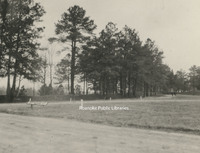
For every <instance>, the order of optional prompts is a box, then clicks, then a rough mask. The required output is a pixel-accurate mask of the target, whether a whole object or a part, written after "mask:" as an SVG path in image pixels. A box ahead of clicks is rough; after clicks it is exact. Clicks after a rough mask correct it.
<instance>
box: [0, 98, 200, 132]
mask: <svg viewBox="0 0 200 153" xmlns="http://www.w3.org/2000/svg"><path fill="white" fill-rule="evenodd" d="M177 99H178V100H183V101H176V100H177ZM194 99H195V101H193V100H194ZM198 99H200V97H188V96H177V97H176V98H173V99H168V100H165V99H155V101H154V99H151V101H148V100H147V101H146V102H141V101H138V102H126V101H124V100H122V101H121V102H120V101H117V102H114V103H113V102H112V103H109V101H108V102H107V103H104V102H101V103H87V104H85V105H84V106H126V107H129V109H130V110H129V111H100V110H99V111H83V110H79V104H78V103H74V104H67V103H58V104H56V103H50V104H49V105H47V106H45V107H42V106H35V107H34V109H33V110H32V109H31V108H30V106H28V105H26V104H2V105H0V112H3V113H11V114H20V115H30V116H41V117H52V118H64V119H75V120H79V121H84V122H92V123H99V124H106V125H112V126H123V127H138V128H148V129H160V130H168V131H181V132H189V133H195V134H199V135H200V100H198Z"/></svg>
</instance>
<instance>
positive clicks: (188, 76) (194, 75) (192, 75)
mask: <svg viewBox="0 0 200 153" xmlns="http://www.w3.org/2000/svg"><path fill="white" fill-rule="evenodd" d="M169 78H170V80H171V84H172V85H173V87H172V88H173V89H174V90H175V91H178V92H189V93H191V94H195V93H196V91H198V90H200V66H196V65H193V66H192V67H190V68H189V72H185V71H183V70H179V71H177V72H176V73H175V74H171V75H170V77H169Z"/></svg>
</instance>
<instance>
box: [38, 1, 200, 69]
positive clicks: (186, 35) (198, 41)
mask: <svg viewBox="0 0 200 153" xmlns="http://www.w3.org/2000/svg"><path fill="white" fill-rule="evenodd" d="M36 2H40V3H41V4H42V5H43V6H44V8H45V10H46V14H45V16H44V17H43V20H44V21H43V25H44V26H45V27H46V29H45V32H44V36H45V37H46V39H47V38H48V37H51V36H54V30H55V23H56V22H57V21H58V20H59V19H60V18H61V14H63V12H66V11H67V9H68V8H69V7H71V6H73V5H75V4H76V5H79V6H81V7H83V8H84V9H85V10H86V15H87V16H90V18H91V19H93V20H94V21H95V24H96V25H97V30H96V33H99V31H101V30H102V29H103V28H104V27H105V25H106V24H107V23H108V22H110V21H111V22H113V23H116V24H117V26H118V28H119V29H121V28H122V27H124V25H128V26H129V27H131V28H133V29H136V30H137V31H138V33H139V36H140V38H141V40H142V41H145V40H146V39H147V38H151V39H152V40H154V41H155V42H156V44H157V46H158V47H159V48H160V49H161V50H162V51H163V52H164V56H165V59H164V62H165V63H166V64H168V65H169V66H170V67H171V68H172V69H174V71H176V70H179V69H183V70H186V71H187V70H188V68H189V67H191V66H192V65H198V66H200V0H36ZM42 45H43V46H44V47H45V46H46V45H47V44H46V43H43V44H42Z"/></svg>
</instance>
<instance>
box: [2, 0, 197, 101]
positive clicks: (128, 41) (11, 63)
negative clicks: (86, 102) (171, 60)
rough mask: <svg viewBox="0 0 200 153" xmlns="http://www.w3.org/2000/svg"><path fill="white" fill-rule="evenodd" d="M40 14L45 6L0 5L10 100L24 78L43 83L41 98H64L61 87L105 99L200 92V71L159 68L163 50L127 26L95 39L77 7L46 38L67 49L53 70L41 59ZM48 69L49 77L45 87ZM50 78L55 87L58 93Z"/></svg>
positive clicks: (26, 0) (25, 2)
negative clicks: (53, 35) (56, 86)
mask: <svg viewBox="0 0 200 153" xmlns="http://www.w3.org/2000/svg"><path fill="white" fill-rule="evenodd" d="M44 13H45V11H44V9H43V7H42V6H41V5H40V4H38V3H34V2H33V1H31V0H18V1H11V0H1V2H0V77H4V78H5V77H6V78H7V89H6V95H7V98H8V101H12V100H13V99H14V98H15V97H18V96H19V93H20V86H21V80H22V79H28V80H32V81H33V82H36V81H40V82H42V83H43V85H42V87H41V88H40V90H39V93H40V95H47V94H55V93H57V94H58V93H59V94H60V93H62V94H64V92H60V91H59V90H60V89H61V88H63V84H64V83H66V84H67V88H68V91H69V93H70V94H72V95H74V94H77V93H78V94H88V89H90V90H92V91H93V93H94V94H99V95H103V96H110V95H120V96H122V97H139V96H143V97H146V96H152V95H156V94H157V93H169V92H190V91H191V92H193V93H194V92H195V91H196V90H197V89H200V67H197V66H192V67H191V68H190V70H189V71H190V72H189V73H186V72H184V71H183V70H180V71H177V72H176V73H174V72H173V71H172V69H170V67H169V66H168V65H166V64H164V63H163V58H164V55H163V51H162V50H160V48H159V47H158V46H157V45H156V43H155V41H154V40H151V39H150V38H147V39H146V40H145V41H142V40H141V39H140V37H139V32H138V31H137V30H136V29H133V28H131V27H129V26H127V25H125V26H124V28H122V29H118V27H117V25H116V24H115V23H112V22H109V23H108V24H107V25H106V26H105V28H104V29H102V30H101V32H100V33H99V34H95V33H94V30H95V29H96V27H97V26H96V25H95V21H94V20H92V19H90V17H88V16H87V15H86V11H85V10H84V9H83V8H82V7H80V6H77V5H75V6H72V7H70V8H69V9H68V10H67V11H66V12H64V13H63V14H62V16H61V20H59V21H58V22H57V23H56V27H55V37H53V38H49V42H50V43H52V42H59V43H63V44H65V45H66V46H70V47H68V49H67V50H66V54H65V56H64V57H63V58H62V59H61V60H60V62H59V63H57V65H55V66H54V65H53V63H51V64H49V63H48V62H47V59H46V58H47V57H46V56H45V58H43V59H42V57H41V56H40V54H39V47H40V43H39V38H40V33H41V32H43V29H44V27H38V26H36V24H35V23H37V22H41V17H42V16H43V14H44ZM52 24H53V23H52ZM161 47H162V46H161ZM47 50H48V49H47ZM40 51H41V49H40ZM47 67H50V73H51V74H50V84H49V86H48V85H47V81H46V77H47V76H46V73H47ZM54 67H55V74H54V78H53V77H52V72H53V70H52V69H53V68H54ZM53 79H55V80H57V84H58V85H59V86H58V87H59V90H57V92H54V91H55V90H53ZM80 83H81V84H82V85H80ZM81 86H82V87H81ZM81 88H82V89H81ZM80 90H81V91H80ZM58 91H59V92H58Z"/></svg>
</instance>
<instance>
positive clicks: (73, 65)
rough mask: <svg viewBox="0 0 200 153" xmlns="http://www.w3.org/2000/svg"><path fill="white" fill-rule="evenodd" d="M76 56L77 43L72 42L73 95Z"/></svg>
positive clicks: (72, 89)
mask: <svg viewBox="0 0 200 153" xmlns="http://www.w3.org/2000/svg"><path fill="white" fill-rule="evenodd" d="M75 55H76V41H73V40H72V59H71V94H74V76H75Z"/></svg>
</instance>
